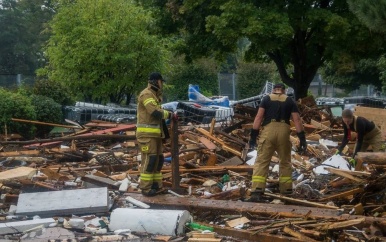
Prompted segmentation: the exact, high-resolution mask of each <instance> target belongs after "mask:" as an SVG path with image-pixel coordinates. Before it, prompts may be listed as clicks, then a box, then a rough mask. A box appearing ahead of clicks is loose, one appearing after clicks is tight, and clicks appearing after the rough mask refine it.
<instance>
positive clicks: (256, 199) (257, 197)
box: [245, 191, 268, 203]
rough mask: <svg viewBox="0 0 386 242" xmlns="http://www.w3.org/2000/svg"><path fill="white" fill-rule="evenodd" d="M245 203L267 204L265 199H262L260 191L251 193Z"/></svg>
mask: <svg viewBox="0 0 386 242" xmlns="http://www.w3.org/2000/svg"><path fill="white" fill-rule="evenodd" d="M245 201H246V202H252V203H264V202H268V201H267V200H266V199H264V198H263V192H262V191H254V192H251V197H250V198H249V199H247V200H245Z"/></svg>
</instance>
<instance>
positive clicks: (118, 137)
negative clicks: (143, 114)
mask: <svg viewBox="0 0 386 242" xmlns="http://www.w3.org/2000/svg"><path fill="white" fill-rule="evenodd" d="M85 139H97V140H108V139H125V140H135V139H136V137H135V135H130V136H129V135H118V134H112V135H108V134H100V135H92V134H91V135H82V136H71V137H59V138H52V139H41V140H27V141H0V144H3V145H10V144H15V145H28V144H41V143H49V142H55V141H69V140H85Z"/></svg>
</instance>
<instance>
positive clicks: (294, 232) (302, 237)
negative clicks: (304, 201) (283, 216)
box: [283, 226, 316, 242]
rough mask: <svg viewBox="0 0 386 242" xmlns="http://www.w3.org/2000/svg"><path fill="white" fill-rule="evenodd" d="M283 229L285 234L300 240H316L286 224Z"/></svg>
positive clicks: (312, 241) (313, 241)
mask: <svg viewBox="0 0 386 242" xmlns="http://www.w3.org/2000/svg"><path fill="white" fill-rule="evenodd" d="M283 231H284V233H287V234H289V235H292V236H293V237H295V238H298V239H300V240H302V241H307V242H308V241H310V242H316V240H314V239H311V238H310V237H308V236H305V235H304V234H302V233H299V232H296V231H295V230H292V229H290V228H288V227H287V226H286V227H284V229H283Z"/></svg>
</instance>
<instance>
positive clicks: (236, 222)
mask: <svg viewBox="0 0 386 242" xmlns="http://www.w3.org/2000/svg"><path fill="white" fill-rule="evenodd" d="M249 222H250V220H249V219H248V218H246V217H241V218H236V219H232V220H229V221H226V222H225V224H226V225H227V226H229V227H232V228H234V227H236V226H239V225H242V224H245V223H249Z"/></svg>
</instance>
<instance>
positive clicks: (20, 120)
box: [11, 118, 82, 129]
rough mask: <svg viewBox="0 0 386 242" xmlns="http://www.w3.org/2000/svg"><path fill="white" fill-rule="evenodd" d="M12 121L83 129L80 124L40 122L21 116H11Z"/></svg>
mask: <svg viewBox="0 0 386 242" xmlns="http://www.w3.org/2000/svg"><path fill="white" fill-rule="evenodd" d="M11 120H12V121H15V122H21V123H31V124H40V125H47V126H54V127H62V128H67V129H82V128H81V127H79V126H71V125H63V124H54V123H45V122H39V121H32V120H25V119H19V118H11Z"/></svg>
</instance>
